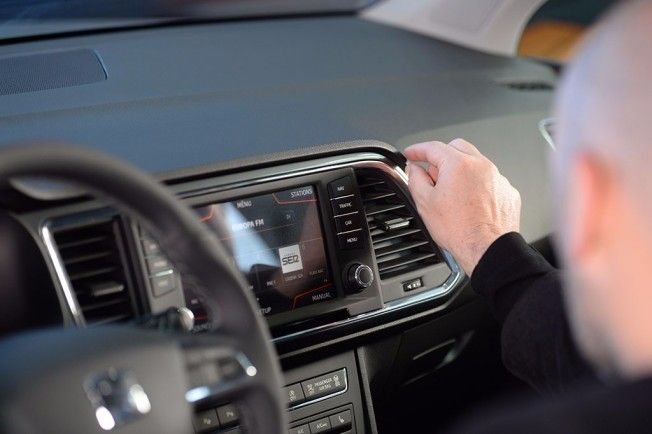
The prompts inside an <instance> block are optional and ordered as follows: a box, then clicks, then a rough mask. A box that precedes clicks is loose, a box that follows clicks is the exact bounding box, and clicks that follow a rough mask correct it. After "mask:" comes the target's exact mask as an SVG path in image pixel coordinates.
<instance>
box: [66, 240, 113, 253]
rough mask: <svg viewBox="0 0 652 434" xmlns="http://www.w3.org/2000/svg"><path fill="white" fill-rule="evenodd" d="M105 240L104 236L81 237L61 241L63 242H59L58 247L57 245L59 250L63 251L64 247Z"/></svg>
mask: <svg viewBox="0 0 652 434" xmlns="http://www.w3.org/2000/svg"><path fill="white" fill-rule="evenodd" d="M105 240H106V237H104V236H99V237H93V238H86V239H83V240H77V241H68V242H63V243H61V244H59V245H58V247H59V250H60V251H63V250H65V249H69V248H72V247H79V246H85V245H87V244H93V243H99V242H102V241H105ZM62 254H63V253H62Z"/></svg>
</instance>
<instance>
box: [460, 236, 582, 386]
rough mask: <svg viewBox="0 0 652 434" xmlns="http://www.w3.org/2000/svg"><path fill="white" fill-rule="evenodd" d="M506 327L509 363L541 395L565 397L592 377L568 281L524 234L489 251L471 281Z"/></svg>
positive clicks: (504, 344)
mask: <svg viewBox="0 0 652 434" xmlns="http://www.w3.org/2000/svg"><path fill="white" fill-rule="evenodd" d="M471 285H472V286H473V288H474V290H475V291H476V292H478V293H479V294H481V295H483V296H485V297H486V298H487V299H488V301H489V303H490V305H491V307H492V309H493V311H494V314H495V315H496V317H497V318H498V320H499V321H500V323H501V324H502V330H501V345H502V357H503V362H504V364H505V366H506V367H507V369H509V370H510V371H511V372H512V373H513V374H514V375H516V376H517V377H519V378H521V379H522V380H524V381H526V382H528V383H529V384H531V385H532V386H533V387H535V388H536V389H537V390H539V391H541V392H560V391H563V390H564V389H565V388H566V386H568V385H569V384H570V383H573V382H575V381H576V380H579V379H581V378H583V377H586V376H589V375H590V369H589V367H588V365H587V364H586V362H585V361H584V360H583V359H582V358H581V356H580V355H579V353H578V351H577V348H576V346H575V343H574V342H573V339H572V337H571V333H570V328H569V325H568V321H567V317H566V314H565V310H564V302H563V297H562V276H561V273H560V271H559V270H557V269H555V268H554V267H552V266H551V265H550V264H549V263H548V262H547V261H546V260H545V258H544V257H543V256H541V255H540V254H539V253H538V252H537V251H536V250H534V249H533V248H531V247H530V246H529V245H528V244H527V242H526V241H525V240H524V239H523V237H522V236H521V235H520V234H518V233H515V232H514V233H509V234H505V235H503V236H502V237H500V238H499V239H497V240H496V241H495V242H494V243H493V244H492V245H491V246H490V247H489V249H487V251H486V252H485V254H484V255H483V257H482V258H481V259H480V262H479V263H478V265H477V266H476V268H475V270H474V271H473V276H471Z"/></svg>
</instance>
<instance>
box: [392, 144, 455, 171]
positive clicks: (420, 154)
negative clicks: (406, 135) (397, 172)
mask: <svg viewBox="0 0 652 434" xmlns="http://www.w3.org/2000/svg"><path fill="white" fill-rule="evenodd" d="M451 152H457V151H455V150H452V149H451V148H449V147H448V145H446V144H445V143H442V142H437V141H433V142H423V143H417V144H416V145H412V146H409V147H407V148H406V149H405V151H403V153H404V154H405V157H406V158H407V159H408V160H411V161H425V162H428V163H430V164H432V165H433V166H436V167H439V166H440V165H441V163H442V161H444V160H445V159H446V158H447V156H449V155H450V153H451Z"/></svg>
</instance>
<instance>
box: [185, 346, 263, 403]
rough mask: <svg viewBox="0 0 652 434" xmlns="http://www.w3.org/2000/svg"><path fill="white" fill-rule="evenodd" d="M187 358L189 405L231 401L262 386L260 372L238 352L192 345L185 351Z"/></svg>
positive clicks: (187, 394) (231, 348) (223, 347)
mask: <svg viewBox="0 0 652 434" xmlns="http://www.w3.org/2000/svg"><path fill="white" fill-rule="evenodd" d="M185 359H186V366H187V370H188V382H189V386H190V389H189V390H188V391H187V392H186V401H187V402H188V403H190V404H193V405H202V404H205V403H207V402H220V401H221V402H225V401H232V400H234V399H238V398H239V397H241V396H243V395H244V394H247V393H249V392H250V391H252V390H254V389H255V388H257V387H259V384H258V378H257V375H258V369H257V368H256V367H255V366H254V365H253V364H252V363H251V361H250V360H249V358H248V357H247V356H246V355H245V353H244V352H242V351H241V350H239V349H235V348H233V347H230V346H203V345H202V346H197V345H193V346H191V347H187V348H185Z"/></svg>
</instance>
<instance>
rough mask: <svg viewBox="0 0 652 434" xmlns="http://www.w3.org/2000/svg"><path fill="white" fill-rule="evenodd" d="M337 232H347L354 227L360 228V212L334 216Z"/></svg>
mask: <svg viewBox="0 0 652 434" xmlns="http://www.w3.org/2000/svg"><path fill="white" fill-rule="evenodd" d="M335 227H336V228H337V232H338V233H339V232H348V231H352V230H354V229H362V218H361V217H360V213H356V214H351V215H345V216H342V217H335Z"/></svg>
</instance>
